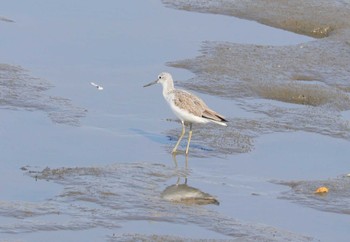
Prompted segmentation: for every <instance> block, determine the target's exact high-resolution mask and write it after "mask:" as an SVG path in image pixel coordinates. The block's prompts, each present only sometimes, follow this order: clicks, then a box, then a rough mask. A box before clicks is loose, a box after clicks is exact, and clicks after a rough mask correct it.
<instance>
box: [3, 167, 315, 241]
mask: <svg viewBox="0 0 350 242" xmlns="http://www.w3.org/2000/svg"><path fill="white" fill-rule="evenodd" d="M23 170H26V174H28V175H30V176H31V177H33V178H34V179H37V180H38V182H45V181H49V182H54V183H58V184H61V185H62V186H63V188H62V192H61V193H59V194H57V195H56V196H54V197H51V198H49V199H47V200H45V201H42V202H26V201H19V202H15V203H14V202H13V201H10V202H6V201H1V206H0V215H1V216H3V217H8V218H9V220H8V221H7V222H6V223H2V224H1V225H0V232H1V233H26V232H34V231H37V232H39V231H56V230H60V231H63V230H84V229H91V228H98V227H108V228H120V226H121V224H122V223H123V222H125V221H155V222H156V221H159V222H170V223H176V224H193V225H196V226H199V227H202V228H205V229H208V230H210V231H214V232H216V233H219V234H222V235H224V236H227V238H228V239H240V240H242V239H243V240H247V241H250V240H252V241H257V240H259V241H267V240H268V241H281V240H293V241H310V240H312V239H311V238H310V237H307V236H302V235H298V234H294V233H291V232H288V231H284V230H280V229H277V228H274V227H271V226H267V225H263V224H255V223H247V222H241V221H239V220H236V219H234V218H230V217H228V216H225V215H223V214H220V213H218V212H216V211H214V210H212V209H210V207H208V206H193V205H191V204H192V203H187V201H183V202H178V203H173V202H169V201H167V200H168V199H165V198H164V194H165V195H167V194H168V195H169V186H166V185H164V183H166V182H167V181H168V180H169V179H171V178H176V177H178V176H181V175H182V174H184V173H183V171H181V170H177V169H173V168H170V167H167V166H165V165H161V164H148V163H133V164H114V165H110V166H106V167H76V168H55V169H51V168H45V169H43V170H42V171H36V170H33V169H32V168H31V167H23ZM170 187H172V186H170ZM193 189H194V190H195V191H196V192H197V191H199V189H198V188H193V187H192V190H191V191H190V193H191V194H192V192H193ZM185 190H186V189H185ZM180 193H181V194H182V195H183V191H181V192H180ZM185 193H186V194H188V191H187V190H186V191H185ZM161 194H162V195H163V197H162V196H161ZM203 194H205V196H206V197H211V196H210V195H208V194H206V193H203ZM177 195H179V194H177ZM211 198H212V197H211ZM210 203H214V204H215V203H217V201H216V202H213V200H212V202H209V203H206V204H210ZM209 206H210V205H209ZM211 206H212V205H211ZM116 232H117V231H116ZM130 236H132V237H134V238H135V239H136V238H138V236H139V235H136V234H135V235H125V234H118V233H116V234H115V235H114V236H112V237H110V239H111V240H112V241H113V240H118V241H120V240H119V239H122V240H123V239H127V238H130ZM155 236H157V237H159V238H167V236H164V237H163V236H160V235H155ZM132 237H131V238H132ZM148 238H152V236H151V237H148ZM170 238H171V237H170ZM203 239H205V238H203Z"/></svg>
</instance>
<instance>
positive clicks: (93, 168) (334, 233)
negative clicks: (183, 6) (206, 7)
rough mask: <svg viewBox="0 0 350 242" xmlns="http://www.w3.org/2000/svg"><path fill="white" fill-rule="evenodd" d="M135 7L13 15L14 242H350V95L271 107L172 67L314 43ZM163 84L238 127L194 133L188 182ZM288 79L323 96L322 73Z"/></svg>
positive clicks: (6, 41)
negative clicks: (191, 93)
mask: <svg viewBox="0 0 350 242" xmlns="http://www.w3.org/2000/svg"><path fill="white" fill-rule="evenodd" d="M38 6H40V7H38ZM135 6H136V2H134V1H125V2H123V3H119V2H118V3H117V2H115V1H107V2H105V3H104V4H103V5H101V4H98V3H95V2H94V1H84V3H83V2H79V1H78V2H75V3H71V2H69V1H63V2H62V1H61V2H60V3H59V4H58V3H56V4H52V3H42V2H40V4H39V1H38V2H37V4H35V3H33V2H31V3H30V4H29V3H23V4H21V5H18V4H16V3H14V2H13V1H6V2H5V3H3V12H2V13H1V15H3V17H1V18H0V20H1V21H0V26H1V28H2V31H3V33H4V34H3V35H4V36H3V39H2V45H1V46H0V50H1V53H2V54H1V57H0V63H2V64H0V87H1V89H0V94H1V96H0V113H1V114H0V116H1V126H0V134H1V140H0V147H1V148H2V150H1V153H2V156H1V160H0V162H1V165H2V169H1V171H0V184H2V185H0V190H1V193H0V194H1V195H0V234H1V236H0V241H38V240H47V239H48V238H49V239H50V241H55V240H56V241H62V240H63V239H65V240H68V241H69V240H74V241H87V240H91V241H97V240H107V241H135V240H140V238H145V239H146V240H148V241H152V240H159V241H162V240H168V241H179V240H183V241H187V240H189V239H192V240H194V241H196V240H201V239H215V240H233V239H245V240H247V241H261V240H269V241H270V240H275V241H279V240H283V241H285V240H292V241H310V240H317V239H321V240H325V241H331V240H337V241H342V240H343V241H344V240H345V239H346V238H347V237H348V236H347V233H348V229H349V227H348V224H349V217H348V211H349V208H348V207H347V206H346V201H347V200H346V196H345V194H344V196H342V195H341V193H342V192H344V190H342V189H333V188H334V187H337V186H336V184H343V185H344V184H345V185H347V180H344V179H346V178H344V179H337V178H336V177H339V176H340V175H342V174H346V173H348V166H347V159H346V157H349V155H350V154H349V149H348V145H349V119H348V115H347V110H348V107H349V102H348V100H347V99H346V98H343V99H342V98H341V97H342V96H341V95H347V94H346V89H344V88H343V89H342V90H341V92H339V93H340V95H338V94H339V93H338V92H335V91H334V90H335V88H336V87H334V86H332V85H331V83H328V82H326V84H327V85H326V86H321V87H319V86H317V87H316V89H315V88H314V87H313V86H311V87H310V89H307V90H308V94H309V96H310V97H313V94H314V93H317V95H318V94H319V93H321V94H322V95H323V96H322V97H323V99H322V100H325V101H322V100H321V104H320V103H319V100H318V99H315V98H308V99H307V100H306V101H305V100H302V102H305V103H301V104H302V105H299V104H300V100H299V101H298V100H296V101H295V99H293V96H295V95H294V94H293V95H292V96H291V97H287V101H286V100H285V99H281V98H279V96H276V95H273V93H276V91H275V90H276V89H278V88H282V89H283V87H284V86H283V85H281V86H276V87H275V88H276V89H274V90H272V91H271V90H270V89H268V88H265V89H263V88H261V87H262V86H257V85H256V84H255V83H254V82H249V83H250V84H249V85H247V83H248V82H247V83H235V82H230V81H229V80H228V79H227V78H222V76H221V75H217V78H218V80H217V82H216V84H215V87H212V86H210V85H209V83H210V82H209V81H208V79H206V78H203V79H202V82H199V81H198V77H197V76H195V77H193V75H191V74H190V73H189V72H188V71H184V70H181V69H178V68H173V67H170V66H169V63H170V65H172V66H174V67H175V66H176V67H180V64H179V63H180V62H181V61H180V62H177V60H179V59H188V58H194V57H195V56H196V55H203V56H202V57H201V58H205V55H206V54H208V53H209V52H210V51H211V50H210V48H209V47H210V46H211V45H216V44H215V43H216V42H217V41H226V44H223V45H224V47H225V46H226V45H227V46H229V45H231V44H229V43H228V42H232V43H236V45H237V46H239V48H241V47H242V45H239V44H252V45H254V46H255V45H258V46H260V47H254V48H256V53H257V52H258V51H260V50H265V51H266V49H267V50H271V51H270V52H269V51H268V53H270V54H272V55H273V54H276V55H278V53H276V52H275V50H272V49H271V48H270V47H269V46H267V45H274V46H279V47H278V48H280V49H281V50H282V51H283V50H284V49H285V48H287V47H286V46H290V45H292V46H294V47H295V48H300V45H305V46H307V45H308V43H309V41H311V40H312V39H311V38H309V37H305V36H300V35H296V34H293V33H290V32H286V31H282V30H278V29H274V28H271V27H267V26H263V25H260V24H257V23H255V22H252V21H246V20H240V19H236V18H232V17H228V16H220V15H210V14H199V13H193V12H186V11H178V10H174V9H170V8H166V7H164V6H163V5H162V4H161V2H159V1H147V2H146V1H142V2H139V1H138V2H137V6H138V7H137V8H135ZM9 20H11V21H9ZM184 26H186V27H184ZM222 26H225V28H223V27H222ZM272 36H273V38H272ZM207 41H211V42H207ZM305 42H307V43H305ZM233 45H234V44H233ZM261 45H262V46H261ZM263 46H265V47H263ZM254 48H253V47H247V49H244V48H242V49H241V50H242V52H238V53H244V51H245V52H246V53H250V51H251V50H252V49H253V50H254ZM223 50H224V48H223ZM206 51H207V52H206ZM224 52H225V53H226V54H230V53H231V54H232V53H233V52H230V50H228V49H226V50H225V51H224ZM224 52H223V54H224ZM222 57H223V55H221V57H220V58H219V59H221V60H224V59H223V58H222ZM344 58H345V57H344ZM240 59H241V58H240ZM241 60H242V59H241ZM217 61H218V60H217V59H215V61H214V63H220V62H217ZM247 61H248V60H247ZM212 64H213V63H211V64H210V65H211V66H213V65H212ZM227 64H229V62H227ZM210 65H209V66H210ZM248 65H251V63H248V62H247V66H248ZM261 65H263V63H262V64H261ZM196 66H197V67H198V66H200V65H196ZM224 67H225V66H222V68H224ZM216 68H217V67H216ZM252 69H254V68H252ZM164 70H167V71H170V72H171V73H172V74H173V76H174V78H175V80H177V82H176V85H179V86H186V87H187V88H190V89H192V90H195V91H197V92H201V94H200V96H201V97H202V98H203V99H204V100H206V102H207V103H208V105H209V106H211V107H213V109H215V110H216V111H218V112H220V113H222V114H224V115H225V116H226V117H227V118H228V119H229V121H230V123H229V124H230V125H229V126H228V127H227V128H224V127H218V126H215V125H207V126H197V125H195V126H194V135H193V142H192V143H191V149H190V156H189V159H188V161H187V162H188V166H187V167H186V159H185V157H184V156H183V155H181V154H180V155H178V157H177V165H176V164H175V163H174V160H173V158H172V156H171V154H170V151H171V149H172V147H173V145H174V144H175V142H176V139H177V137H178V135H179V132H180V124H179V123H178V122H176V121H175V119H174V116H173V115H172V114H171V112H170V111H169V110H168V107H167V106H166V104H165V102H164V100H163V97H162V96H161V91H160V87H159V86H158V87H153V88H147V89H144V88H142V86H143V84H145V83H148V82H149V81H151V80H152V79H154V78H156V76H157V74H158V73H159V72H161V71H164ZM212 70H217V69H215V68H214V69H212ZM223 70H224V69H223ZM246 70H248V69H243V68H242V70H241V72H238V73H246V72H245V71H246ZM191 71H193V70H191ZM332 71H334V70H333V69H332V70H328V72H329V73H328V72H327V70H325V71H324V73H325V75H326V74H328V75H329V76H331V75H332ZM194 73H195V74H196V75H198V73H199V72H198V73H196V72H195V71H194ZM211 73H214V74H215V72H211ZM281 73H282V72H281ZM290 74H291V75H290V76H291V77H292V78H294V80H296V81H298V82H302V81H305V82H308V81H315V82H316V83H303V85H304V84H305V85H310V84H311V85H318V84H319V83H318V82H322V83H324V82H323V81H324V80H323V79H319V78H318V76H317V75H315V73H309V72H307V73H304V72H302V73H301V74H300V73H299V74H300V75H294V74H295V73H294V72H293V73H290ZM251 75H252V76H251V77H249V78H252V77H254V73H252V74H251ZM255 75H256V74H255ZM199 76H200V75H199ZM261 76H264V75H261ZM272 76H273V75H272ZM339 76H341V75H340V74H339ZM200 77H204V76H200ZM208 77H210V78H213V79H212V80H216V79H215V76H214V77H213V75H208ZM190 78H192V79H190ZM249 78H248V79H249ZM188 79H190V80H189V81H186V80H188ZM252 79H254V78H252ZM327 80H328V79H327ZM338 80H339V83H338V84H342V83H340V81H342V80H341V79H338ZM90 82H95V83H97V84H99V85H101V86H103V87H104V90H103V91H99V90H97V89H96V88H95V87H93V86H92V85H91V84H90ZM344 83H345V82H344ZM206 85H208V87H206ZM322 85H323V84H322ZM203 86H204V87H203ZM329 86H331V87H329ZM342 86H343V87H344V85H342ZM222 87H225V88H222ZM228 87H229V88H228ZM323 87H324V89H322V88H323ZM249 88H252V89H249ZM251 90H253V91H254V92H252V91H251ZM278 90H280V89H278ZM296 90H297V91H298V89H296ZM225 91H226V92H225ZM297 91H296V92H297ZM278 92H279V91H278ZM309 96H308V97H309ZM297 97H299V96H297ZM288 98H289V99H288ZM292 99H293V100H294V101H293V102H291V101H288V100H292ZM329 100H333V101H332V102H331V103H330V102H329ZM324 103H327V104H328V106H327V105H326V106H327V107H326V108H324V106H325V105H324ZM335 108H336V111H334V109H335ZM154 110H156V111H154ZM309 117H311V119H310V118H309ZM315 121H317V122H315ZM184 148H185V143H183V144H181V146H180V149H184ZM328 178H331V180H330V181H329V182H328V183H327V182H326V183H325V184H329V186H331V187H332V190H334V191H332V193H330V194H329V196H330V197H329V201H328V200H327V202H329V203H330V204H329V205H328V207H327V208H324V203H323V202H324V200H321V201H319V202H318V203H315V204H314V203H313V201H314V200H317V201H318V197H314V196H313V189H314V186H316V185H318V184H320V183H322V181H327V179H328ZM185 180H186V185H187V186H183V184H185ZM305 181H307V182H305ZM176 184H180V185H179V186H176ZM291 184H292V189H290V188H289V187H288V186H285V185H291ZM294 184H297V185H296V186H295V185H294ZM345 185H344V186H345ZM295 187H296V188H298V187H299V188H300V187H301V188H302V190H303V192H301V193H300V189H297V190H295V189H294V188H295ZM169 188H170V189H169ZM172 188H178V189H172ZM179 189H181V190H179ZM164 194H166V195H167V196H164ZM169 194H170V196H169ZM333 194H334V195H333ZM203 196H204V197H211V198H212V199H215V201H217V202H212V203H210V202H208V203H209V204H206V203H205V202H203V201H204V200H203ZM333 196H334V197H333ZM169 197H170V198H174V197H175V201H174V200H172V199H169ZM183 197H185V198H186V199H185V200H182V198H183ZM198 197H200V199H198ZM170 200H171V201H170ZM211 201H214V200H211ZM218 203H219V204H218ZM338 204H342V209H337V205H338ZM344 204H345V205H344ZM343 205H344V206H343ZM344 211H346V212H344ZM286 218H288V219H286ZM301 218H302V219H301ZM315 221H316V222H315ZM330 227H332V228H336V229H332V230H330V229H329V228H330ZM54 238H57V239H54Z"/></svg>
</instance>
